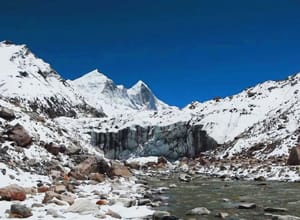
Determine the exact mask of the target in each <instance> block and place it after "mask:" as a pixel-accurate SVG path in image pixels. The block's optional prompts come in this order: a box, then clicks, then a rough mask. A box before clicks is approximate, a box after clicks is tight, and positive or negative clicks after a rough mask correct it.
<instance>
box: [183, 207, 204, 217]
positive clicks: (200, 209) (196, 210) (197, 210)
mask: <svg viewBox="0 0 300 220" xmlns="http://www.w3.org/2000/svg"><path fill="white" fill-rule="evenodd" d="M186 214H187V215H209V214H210V211H209V210H208V209H207V208H205V207H198V208H194V209H192V210H190V211H188V212H187V213H186Z"/></svg>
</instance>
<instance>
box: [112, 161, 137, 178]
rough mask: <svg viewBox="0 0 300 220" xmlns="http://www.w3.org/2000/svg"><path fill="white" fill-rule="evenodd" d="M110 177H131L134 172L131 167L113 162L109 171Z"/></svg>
mask: <svg viewBox="0 0 300 220" xmlns="http://www.w3.org/2000/svg"><path fill="white" fill-rule="evenodd" d="M108 176H109V177H114V176H119V177H131V176H132V174H131V172H130V171H129V169H128V168H127V167H126V166H124V165H123V164H121V163H117V162H113V164H112V166H111V167H110V169H109V172H108Z"/></svg>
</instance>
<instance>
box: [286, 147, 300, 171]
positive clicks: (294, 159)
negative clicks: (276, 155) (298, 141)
mask: <svg viewBox="0 0 300 220" xmlns="http://www.w3.org/2000/svg"><path fill="white" fill-rule="evenodd" d="M287 165H290V166H293V165H300V145H298V146H297V147H293V148H292V149H291V151H290V154H289V158H288V160H287Z"/></svg>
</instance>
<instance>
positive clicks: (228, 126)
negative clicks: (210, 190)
mask: <svg viewBox="0 0 300 220" xmlns="http://www.w3.org/2000/svg"><path fill="white" fill-rule="evenodd" d="M0 60H1V66H0V93H1V99H3V100H5V101H9V102H10V103H13V104H16V105H18V106H20V107H22V108H24V109H25V110H28V109H29V110H31V111H36V112H38V113H44V114H46V115H48V116H50V117H55V118H56V119H55V120H56V121H57V123H59V124H60V125H61V126H62V127H63V128H64V129H66V130H73V131H74V132H77V133H78V134H79V135H86V134H91V137H90V141H91V142H92V143H94V144H95V146H97V147H100V148H103V147H104V146H105V147H106V149H107V147H108V145H109V146H111V147H113V146H114V147H115V148H117V149H118V152H120V153H122V151H123V150H124V151H126V155H132V152H135V153H137V152H143V154H146V153H145V152H147V154H152V153H153V152H155V154H159V153H160V151H159V150H154V151H153V150H149V148H158V147H161V146H163V151H164V155H166V154H167V155H168V151H169V150H172V153H171V154H172V155H173V156H172V157H173V158H176V156H182V155H193V154H194V153H195V152H199V149H198V148H197V150H191V149H189V148H193V147H195V146H196V145H197V143H202V145H201V146H202V147H203V148H201V149H213V148H215V146H216V143H217V144H218V145H219V146H220V147H219V148H218V150H217V151H218V154H216V155H219V156H220V157H225V156H226V157H227V156H234V155H236V154H245V153H247V152H250V154H251V156H255V157H269V156H270V157H271V156H278V155H287V154H288V151H289V149H290V148H291V147H293V146H295V145H296V144H297V143H299V140H298V136H299V130H300V129H299V127H300V118H299V115H300V114H299V113H300V112H299V111H300V110H299V106H300V97H299V90H300V74H297V75H294V76H291V77H289V78H287V79H286V80H282V81H267V82H264V83H261V84H259V85H257V86H254V87H252V88H249V89H246V90H244V91H242V92H241V93H239V94H237V95H233V96H231V97H226V98H224V99H221V98H217V99H214V100H210V101H207V102H204V103H199V102H193V103H191V104H190V105H188V106H187V107H185V108H184V109H182V110H180V109H178V108H176V107H170V106H168V105H167V104H165V103H163V102H162V101H160V100H159V99H158V98H156V96H155V95H154V94H153V93H152V91H151V90H150V89H149V87H148V86H147V85H146V84H145V83H143V82H142V81H138V82H137V83H136V84H135V85H134V86H132V87H131V88H129V89H127V88H125V87H124V86H122V85H116V84H115V83H114V82H113V81H112V80H111V79H109V78H108V77H106V76H105V75H103V74H101V73H99V72H98V71H97V70H94V71H92V72H90V73H88V74H86V75H84V76H82V77H80V78H78V79H76V80H74V81H65V80H63V79H62V78H61V77H60V76H59V75H58V74H57V73H56V72H55V71H54V70H53V69H52V68H51V67H50V65H49V64H47V63H45V62H44V61H43V60H41V59H39V58H37V57H35V55H33V54H32V53H31V52H30V51H29V49H28V48H27V47H26V46H24V45H14V44H11V43H9V42H1V43H0ZM96 109H97V110H96ZM102 109H103V110H104V112H105V113H106V114H107V116H108V117H105V118H90V119H88V118H85V117H81V118H80V119H72V118H69V119H67V118H57V117H59V116H76V115H77V114H78V113H84V114H81V116H84V115H88V114H87V113H91V115H94V116H95V115H96V116H97V113H98V116H103V114H101V112H102ZM95 113H96V114H95ZM86 125H88V126H87V127H85V126H86ZM107 135H109V136H107ZM128 135H129V136H128ZM130 135H131V136H130ZM99 137H103V138H104V137H105V138H104V139H103V140H102V139H101V138H100V139H101V140H100V139H99ZM132 138H135V139H134V143H135V146H138V147H139V148H140V149H139V151H136V149H134V147H132V146H129V145H130V143H133V142H132V141H133V139H132ZM182 138H183V139H182ZM201 138H202V139H201ZM203 138H204V139H203ZM179 139H180V142H181V143H182V144H176V143H177V142H178V141H179ZM200 139H201V140H200ZM211 139H213V141H211ZM207 140H209V141H208V142H207ZM104 142H105V143H104ZM125 142H126V144H124V143H125ZM185 142H186V143H185ZM112 143H113V144H112ZM208 143H213V146H211V147H210V146H204V145H205V144H208ZM123 146H127V147H128V146H129V147H130V149H127V148H126V149H125V148H124V149H123ZM144 146H148V148H147V150H146V151H145V149H143V147H144ZM258 146H259V147H258ZM183 148H184V149H183ZM130 151H131V152H130ZM174 152H175V153H174ZM176 152H177V153H178V152H180V153H179V154H177V153H176ZM174 155H175V156H174Z"/></svg>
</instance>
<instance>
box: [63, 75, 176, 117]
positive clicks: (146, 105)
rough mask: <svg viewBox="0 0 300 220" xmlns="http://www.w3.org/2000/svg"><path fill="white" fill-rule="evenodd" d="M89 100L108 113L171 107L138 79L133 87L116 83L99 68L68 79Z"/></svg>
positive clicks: (115, 113)
mask: <svg viewBox="0 0 300 220" xmlns="http://www.w3.org/2000/svg"><path fill="white" fill-rule="evenodd" d="M68 82H69V83H70V84H71V85H72V86H73V87H74V88H75V89H76V91H77V92H79V93H80V94H81V95H82V96H83V97H85V99H86V100H87V102H88V103H89V104H90V105H92V106H94V107H95V108H97V109H101V108H102V109H103V110H104V112H105V113H106V114H107V115H119V114H127V113H134V112H136V111H146V110H155V111H157V110H158V111H161V110H164V109H168V108H171V107H169V106H168V105H167V104H165V103H164V102H162V101H160V100H159V99H158V98H156V96H155V95H154V94H153V93H152V91H151V90H150V89H149V87H148V86H147V85H146V84H145V83H144V82H142V81H138V82H137V83H136V84H135V85H134V86H133V87H132V88H130V89H126V88H125V87H124V86H122V85H116V84H115V83H114V82H113V81H112V80H111V79H109V78H108V77H107V76H105V75H104V74H102V73H100V72H99V71H98V70H94V71H92V72H89V73H87V74H85V75H84V76H82V77H80V78H78V79H75V80H73V81H68Z"/></svg>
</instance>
